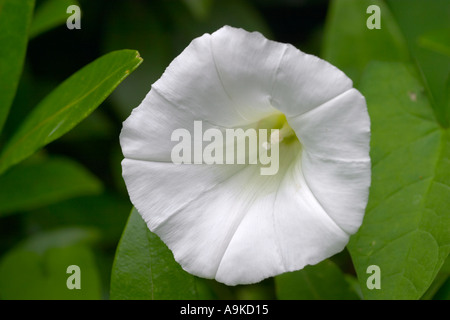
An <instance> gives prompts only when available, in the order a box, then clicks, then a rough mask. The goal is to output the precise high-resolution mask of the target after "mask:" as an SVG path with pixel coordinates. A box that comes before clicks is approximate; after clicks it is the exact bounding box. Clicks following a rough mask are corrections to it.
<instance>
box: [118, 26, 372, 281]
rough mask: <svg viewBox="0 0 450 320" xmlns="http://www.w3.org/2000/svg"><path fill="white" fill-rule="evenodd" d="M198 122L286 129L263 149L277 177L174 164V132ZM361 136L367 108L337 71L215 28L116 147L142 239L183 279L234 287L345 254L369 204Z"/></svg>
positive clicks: (161, 83) (157, 86)
mask: <svg viewBox="0 0 450 320" xmlns="http://www.w3.org/2000/svg"><path fill="white" fill-rule="evenodd" d="M150 63H151V62H150ZM199 120H201V121H202V123H203V127H204V130H205V129H207V128H217V129H219V130H222V131H223V130H225V129H226V128H244V129H245V128H258V127H259V126H263V124H264V126H265V127H266V128H267V126H268V125H272V126H275V127H276V128H279V129H280V128H281V127H283V129H281V130H280V131H279V134H280V136H272V137H271V140H269V141H270V142H272V143H279V145H278V146H279V155H280V156H279V159H280V163H279V170H278V172H277V173H276V174H274V175H261V174H260V165H252V164H235V165H227V164H222V165H221V164H212V165H211V164H181V165H180V164H174V163H173V162H172V161H171V151H172V148H173V147H174V145H176V143H177V142H174V141H171V135H172V133H173V132H174V130H176V129H179V128H185V129H187V130H189V131H190V132H193V128H194V122H195V121H199ZM286 128H288V130H287V131H286ZM292 130H293V131H292ZM289 131H290V133H287V134H286V132H289ZM294 132H295V135H294V134H293V133H294ZM283 135H285V136H286V137H288V138H289V139H282V138H283ZM274 137H275V141H273V139H274ZM369 139H370V120H369V116H368V113H367V108H366V103H365V99H364V97H363V96H362V95H361V94H360V93H359V92H358V91H357V90H356V89H354V88H352V81H351V80H350V79H349V78H348V77H347V76H345V74H344V73H342V72H341V71H340V70H338V69H337V68H335V67H334V66H332V65H330V64H329V63H327V62H325V61H323V60H321V59H319V58H317V57H315V56H312V55H308V54H305V53H303V52H301V51H299V50H298V49H296V48H295V47H293V46H292V45H289V44H282V43H278V42H274V41H270V40H267V39H266V38H264V37H263V36H262V35H261V34H260V33H256V32H254V33H249V32H247V31H244V30H242V29H235V28H231V27H223V28H221V29H219V30H218V31H216V32H214V33H213V34H211V35H210V34H205V35H203V36H201V37H199V38H197V39H194V40H193V41H192V42H191V43H190V45H189V46H188V47H187V48H186V49H185V50H184V51H183V52H182V53H181V54H180V55H179V56H178V57H177V58H175V60H174V61H173V62H172V63H171V64H170V65H169V67H168V68H167V69H166V71H165V72H164V74H163V75H162V77H161V78H160V79H159V80H158V81H156V82H155V83H154V84H153V85H152V89H151V90H150V92H149V93H148V95H147V96H146V98H145V99H144V100H143V102H142V103H141V105H140V106H139V107H137V108H136V109H134V110H133V112H132V114H131V116H130V117H129V118H128V119H127V120H126V121H125V122H124V125H123V130H122V133H121V136H120V143H121V146H122V150H123V154H124V156H125V159H124V160H123V162H122V167H123V177H124V179H125V182H126V185H127V188H128V192H129V195H130V198H131V201H132V203H133V204H134V206H135V207H136V208H137V210H138V211H139V212H140V214H141V215H142V217H143V218H144V220H145V221H146V223H147V225H148V227H149V228H150V230H151V231H153V232H155V233H156V234H157V235H158V236H159V237H160V238H161V239H162V240H163V241H164V242H165V243H166V244H167V245H168V247H169V248H170V249H171V250H172V252H173V254H174V257H175V259H176V261H178V263H180V264H181V266H182V267H183V268H184V269H185V270H186V271H188V272H190V273H192V274H194V275H197V276H200V277H205V278H215V279H216V280H217V281H220V282H223V283H225V284H228V285H236V284H249V283H255V282H258V281H261V280H262V279H264V278H267V277H270V276H274V275H277V274H280V273H284V272H287V271H293V270H298V269H301V268H303V267H304V266H306V265H312V264H316V263H318V262H320V261H322V260H323V259H326V258H328V257H330V256H332V255H334V254H335V253H337V252H339V251H341V250H342V249H343V248H344V247H345V246H346V244H347V242H348V240H349V236H350V235H351V234H353V233H355V232H356V231H357V230H358V228H359V226H360V225H361V223H362V219H363V216H364V210H365V207H366V204H367V198H368V189H369V185H370V157H369Z"/></svg>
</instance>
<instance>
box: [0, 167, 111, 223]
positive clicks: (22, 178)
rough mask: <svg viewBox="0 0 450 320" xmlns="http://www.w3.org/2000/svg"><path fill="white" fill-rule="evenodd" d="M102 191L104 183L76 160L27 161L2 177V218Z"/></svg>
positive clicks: (0, 211)
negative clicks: (17, 212)
mask: <svg viewBox="0 0 450 320" xmlns="http://www.w3.org/2000/svg"><path fill="white" fill-rule="evenodd" d="M101 189H102V185H101V182H100V181H99V180H98V179H97V178H96V177H95V176H93V175H92V174H91V173H90V172H88V171H87V170H86V169H85V168H83V167H82V166H81V165H79V164H78V163H76V162H75V161H73V160H70V159H67V158H49V159H37V160H35V161H29V162H24V163H21V164H20V165H18V166H16V167H14V168H12V169H11V170H9V171H7V172H6V173H5V174H4V175H2V176H0V217H1V216H4V215H6V214H10V213H13V212H16V211H21V210H30V209H34V208H37V207H41V206H44V205H48V204H51V203H55V202H58V201H62V200H66V199H69V198H71V197H76V196H81V195H88V194H96V193H99V192H100V191H101ZM24 195H25V196H24Z"/></svg>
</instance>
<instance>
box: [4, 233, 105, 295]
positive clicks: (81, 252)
mask: <svg viewBox="0 0 450 320" xmlns="http://www.w3.org/2000/svg"><path fill="white" fill-rule="evenodd" d="M89 239H92V233H91V232H89V231H87V230H83V229H60V230H57V231H53V232H48V233H41V234H37V235H36V236H33V237H31V238H29V239H27V240H26V241H24V242H23V243H21V244H19V245H17V246H16V247H14V248H13V249H11V250H10V251H9V252H7V253H6V254H5V255H4V256H3V257H2V259H1V261H0V298H1V299H6V300H11V299H13V300H14V299H20V300H28V299H31V300H35V299H38V300H47V299H57V300H66V299H100V298H101V284H100V277H99V273H98V269H97V266H96V263H95V257H94V254H93V252H92V250H91V249H89V247H88V246H87V245H86V244H85V243H86V242H88V241H91V240H89ZM70 265H77V266H79V267H80V283H81V289H79V290H77V289H72V290H69V289H68V288H67V285H66V282H67V278H68V277H69V276H70V275H71V274H68V273H66V272H67V267H68V266H70Z"/></svg>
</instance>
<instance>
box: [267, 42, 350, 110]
mask: <svg viewBox="0 0 450 320" xmlns="http://www.w3.org/2000/svg"><path fill="white" fill-rule="evenodd" d="M350 88H352V81H351V80H350V78H348V77H347V76H346V75H345V74H344V73H343V72H342V71H341V70H339V69H337V68H336V67H335V66H333V65H331V64H330V63H328V62H326V61H325V60H322V59H319V58H318V57H316V56H313V55H310V54H306V53H303V52H301V51H300V50H298V49H297V48H295V47H294V46H292V45H290V44H288V45H286V51H285V53H284V55H283V57H282V59H281V61H280V64H279V67H278V69H277V73H276V76H275V79H274V89H273V93H272V104H273V106H274V107H275V108H277V109H278V110H280V111H281V112H283V113H284V114H285V115H286V117H292V116H295V115H299V114H302V113H305V112H308V111H309V110H311V109H314V108H315V107H317V106H319V105H321V104H323V103H325V102H327V101H329V100H331V99H333V98H335V97H336V96H338V95H340V94H341V93H343V92H345V91H347V90H349V89H350Z"/></svg>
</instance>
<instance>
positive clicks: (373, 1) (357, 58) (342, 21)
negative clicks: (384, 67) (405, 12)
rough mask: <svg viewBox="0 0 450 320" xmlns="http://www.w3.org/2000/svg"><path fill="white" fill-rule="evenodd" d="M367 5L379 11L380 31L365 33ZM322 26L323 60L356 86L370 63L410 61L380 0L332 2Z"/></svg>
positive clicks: (366, 29) (385, 7) (396, 28)
mask: <svg viewBox="0 0 450 320" xmlns="http://www.w3.org/2000/svg"><path fill="white" fill-rule="evenodd" d="M370 5H377V6H379V8H380V11H381V29H368V28H367V25H366V23H367V19H368V18H369V17H370V15H371V14H368V13H366V11H367V8H368V7H369V6H370ZM328 10H329V11H328V16H327V20H326V25H325V34H324V42H323V52H322V58H324V59H325V60H327V61H329V62H330V63H332V64H333V65H335V66H337V67H338V68H340V69H341V70H342V71H344V72H345V73H346V74H347V75H348V76H349V77H350V78H351V79H352V80H353V81H354V82H355V83H357V82H358V81H359V79H360V76H361V74H362V72H363V70H364V68H365V67H366V66H367V64H368V63H369V62H370V61H372V60H378V61H409V53H408V48H407V45H406V42H405V40H404V38H403V35H402V34H401V32H400V29H399V28H398V26H397V24H396V21H395V19H394V17H393V16H392V14H391V13H390V10H389V8H388V7H387V6H386V5H385V3H384V2H383V1H381V0H345V1H340V0H334V1H331V2H330V6H329V9H328Z"/></svg>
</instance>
